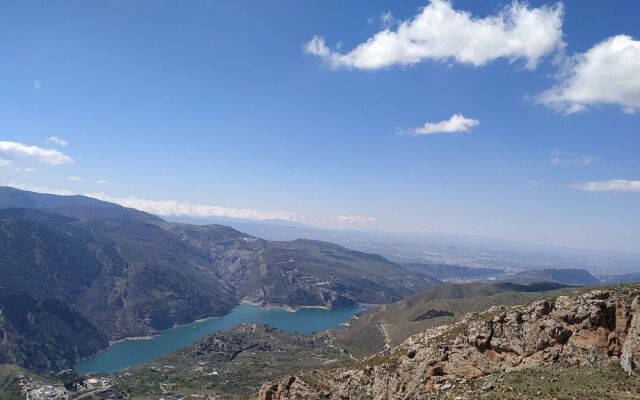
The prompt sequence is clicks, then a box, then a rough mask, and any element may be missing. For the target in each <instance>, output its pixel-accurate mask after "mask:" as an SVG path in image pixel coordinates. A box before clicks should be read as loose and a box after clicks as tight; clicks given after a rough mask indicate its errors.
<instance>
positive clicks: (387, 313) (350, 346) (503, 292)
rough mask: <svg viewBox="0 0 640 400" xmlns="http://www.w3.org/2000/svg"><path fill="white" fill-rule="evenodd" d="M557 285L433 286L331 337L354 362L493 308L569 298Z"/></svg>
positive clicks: (365, 316)
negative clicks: (551, 297)
mask: <svg viewBox="0 0 640 400" xmlns="http://www.w3.org/2000/svg"><path fill="white" fill-rule="evenodd" d="M564 288H565V286H563V285H559V284H555V283H542V284H532V285H519V284H513V283H492V284H485V283H467V284H445V285H439V286H433V287H429V288H426V289H423V290H421V291H420V292H418V293H416V294H413V295H411V296H408V297H406V298H404V299H402V300H399V301H397V302H394V303H390V304H386V305H383V306H382V307H379V308H375V309H372V310H369V311H366V312H364V313H362V314H360V315H359V316H358V317H357V318H356V319H353V320H351V321H350V322H349V326H348V327H347V328H346V329H344V330H341V331H336V332H334V333H333V335H334V337H335V342H336V344H337V345H338V346H340V347H342V348H345V349H346V350H348V351H349V352H350V353H351V354H353V355H354V356H356V357H363V356H367V355H371V354H373V353H375V352H378V351H381V350H383V349H385V348H388V347H389V346H395V345H398V344H400V343H402V342H403V341H404V340H406V339H407V338H408V337H409V336H411V335H414V334H417V333H419V332H422V331H424V330H425V329H427V328H432V327H435V326H439V325H443V324H447V323H451V322H453V321H455V320H456V319H458V318H460V317H462V316H463V315H465V314H466V313H469V312H479V311H482V310H486V309H487V308H489V307H492V306H495V305H514V304H526V303H530V302H532V301H534V300H539V299H542V298H546V297H548V296H550V295H552V294H559V293H563V292H567V291H569V290H570V289H564Z"/></svg>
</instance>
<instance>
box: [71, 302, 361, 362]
mask: <svg viewBox="0 0 640 400" xmlns="http://www.w3.org/2000/svg"><path fill="white" fill-rule="evenodd" d="M362 311H364V309H363V308H362V307H347V308H344V309H338V310H331V309H328V308H327V307H321V306H300V307H296V308H295V309H293V308H285V307H282V306H275V305H269V306H266V307H265V306H264V305H261V304H252V303H250V302H247V301H245V302H243V304H239V305H237V306H236V307H234V308H233V309H232V310H231V311H230V312H229V313H227V314H225V315H223V316H221V317H217V316H216V317H208V318H200V319H197V320H194V321H193V322H190V323H186V324H180V325H175V326H173V327H171V328H168V329H164V330H162V331H160V332H158V334H154V335H151V334H150V335H145V336H135V337H129V338H123V339H119V340H114V341H110V342H109V343H110V344H109V346H108V347H106V348H105V349H102V350H100V351H98V352H96V353H95V354H94V355H92V356H90V357H88V358H85V359H83V360H79V361H78V362H77V363H76V364H75V365H74V369H76V371H78V372H79V373H81V374H92V373H97V374H105V373H107V374H108V373H116V372H118V371H121V370H123V369H125V368H128V367H131V366H133V365H137V364H142V363H145V362H149V361H151V360H153V359H156V358H158V357H161V356H163V355H164V354H167V353H171V352H174V351H177V350H179V349H181V348H184V347H187V346H189V345H191V344H193V343H195V342H196V341H198V340H200V339H201V338H202V337H204V336H206V335H209V334H212V333H215V332H223V331H226V330H229V329H233V328H234V327H235V326H238V325H241V324H246V323H254V324H263V325H270V326H273V327H274V328H276V329H280V330H284V331H289V332H296V333H299V334H301V335H310V334H313V333H315V332H319V331H323V330H329V329H342V327H343V325H342V323H344V322H347V321H349V320H350V319H351V318H352V317H353V316H354V315H355V314H357V313H360V312H362Z"/></svg>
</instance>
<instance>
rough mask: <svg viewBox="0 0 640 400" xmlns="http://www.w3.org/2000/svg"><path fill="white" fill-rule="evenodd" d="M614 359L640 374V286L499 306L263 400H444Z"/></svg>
mask: <svg viewBox="0 0 640 400" xmlns="http://www.w3.org/2000/svg"><path fill="white" fill-rule="evenodd" d="M605 360H615V361H617V362H619V363H620V365H621V366H622V368H623V369H624V370H625V371H626V372H627V373H629V374H632V373H634V371H635V370H636V369H637V368H638V367H640V287H639V286H633V287H624V288H615V289H607V290H592V291H589V292H586V293H583V294H577V295H572V296H561V297H558V298H557V299H555V300H553V301H538V302H535V303H532V304H530V305H527V306H515V307H510V308H506V307H494V308H491V309H489V310H487V311H485V312H483V313H480V314H473V315H467V316H465V317H464V318H462V319H461V320H460V321H458V322H456V323H454V324H451V325H446V326H441V327H438V328H434V329H430V330H427V331H425V332H423V333H420V334H418V335H415V336H412V337H410V338H409V339H407V340H406V341H405V342H404V343H403V344H401V345H399V346H397V347H395V348H392V349H390V350H388V351H385V352H382V353H378V354H376V355H375V356H372V357H370V358H367V359H364V360H363V361H361V362H358V363H356V364H353V365H351V366H349V367H343V368H336V369H331V370H324V371H323V370H318V371H313V372H309V373H303V374H300V375H297V376H289V377H287V378H284V379H282V380H281V381H279V382H276V383H272V384H265V385H263V386H262V387H261V389H260V392H259V394H258V398H259V399H260V400H284V399H411V398H422V397H425V396H431V397H436V398H437V397H439V394H443V393H445V392H446V390H447V389H448V388H450V387H451V386H452V385H453V384H456V383H458V382H461V381H465V380H468V379H471V378H479V377H483V376H486V375H490V374H495V373H505V372H510V371H516V370H523V369H529V368H534V367H539V366H544V365H551V364H563V365H589V364H597V363H599V362H602V361H605Z"/></svg>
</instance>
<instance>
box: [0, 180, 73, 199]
mask: <svg viewBox="0 0 640 400" xmlns="http://www.w3.org/2000/svg"><path fill="white" fill-rule="evenodd" d="M6 186H11V187H14V188H16V189H21V190H28V191H30V192H38V193H48V194H57V195H60V196H72V195H74V194H75V193H73V192H71V191H69V190H64V189H62V190H56V189H50V188H48V187H44V186H34V185H30V184H28V183H16V182H9V183H7V185H6Z"/></svg>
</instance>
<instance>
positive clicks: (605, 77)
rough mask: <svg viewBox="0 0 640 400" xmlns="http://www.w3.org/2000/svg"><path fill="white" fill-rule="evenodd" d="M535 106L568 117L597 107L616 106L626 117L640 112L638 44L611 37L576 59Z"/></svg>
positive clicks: (626, 38)
mask: <svg viewBox="0 0 640 400" xmlns="http://www.w3.org/2000/svg"><path fill="white" fill-rule="evenodd" d="M538 102H540V103H542V104H545V105H547V106H550V107H553V108H556V109H557V110H559V111H562V112H565V113H568V114H571V113H575V112H579V111H583V110H585V109H586V108H587V107H588V106H594V105H599V104H614V105H619V106H621V107H622V109H623V111H625V112H628V113H633V112H635V111H638V110H640V41H638V40H633V38H632V37H630V36H625V35H618V36H613V37H610V38H608V39H606V40H604V41H602V42H600V43H598V44H596V45H595V46H593V47H592V48H591V49H589V50H588V51H587V52H585V53H582V54H577V55H575V56H574V57H573V58H571V59H570V60H569V61H568V62H567V63H566V65H565V66H564V67H563V69H562V73H561V75H560V82H559V83H558V84H557V85H556V86H555V87H553V88H551V89H550V90H548V91H546V92H544V93H542V94H541V95H540V96H538Z"/></svg>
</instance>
